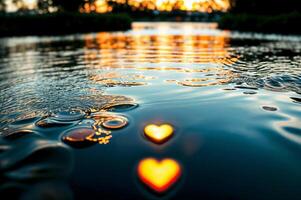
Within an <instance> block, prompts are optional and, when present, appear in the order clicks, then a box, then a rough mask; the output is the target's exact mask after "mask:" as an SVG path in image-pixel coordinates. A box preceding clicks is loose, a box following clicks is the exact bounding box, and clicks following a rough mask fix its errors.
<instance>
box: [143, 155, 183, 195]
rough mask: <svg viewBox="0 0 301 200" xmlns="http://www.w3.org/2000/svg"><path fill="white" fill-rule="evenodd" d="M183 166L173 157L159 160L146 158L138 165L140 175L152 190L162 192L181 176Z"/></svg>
mask: <svg viewBox="0 0 301 200" xmlns="http://www.w3.org/2000/svg"><path fill="white" fill-rule="evenodd" d="M181 171H182V170H181V166H180V165H179V163H178V162H177V161H175V160H173V159H164V160H161V161H158V160H156V159H154V158H146V159H144V160H142V161H140V163H139V165H138V176H139V178H140V180H141V181H142V182H143V183H145V184H146V185H147V186H148V187H150V188H151V189H152V190H154V191H156V192H158V193H162V192H165V191H166V190H168V189H169V188H170V187H171V186H172V185H173V184H174V183H175V182H177V180H178V179H179V178H180V176H181V173H182V172H181Z"/></svg>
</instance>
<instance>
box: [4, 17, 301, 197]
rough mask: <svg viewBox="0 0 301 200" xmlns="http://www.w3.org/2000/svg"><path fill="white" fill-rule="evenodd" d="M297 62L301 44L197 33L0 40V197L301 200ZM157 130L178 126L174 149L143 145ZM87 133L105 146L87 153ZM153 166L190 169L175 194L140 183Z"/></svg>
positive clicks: (139, 30) (300, 63)
mask: <svg viewBox="0 0 301 200" xmlns="http://www.w3.org/2000/svg"><path fill="white" fill-rule="evenodd" d="M300 52H301V37H298V36H279V35H261V34H255V33H254V34H252V33H248V34H243V33H238V32H229V31H223V30H218V29H217V28H216V24H201V23H134V24H133V29H132V30H130V31H127V32H114V33H105V32H104V33H96V34H84V35H71V36H63V37H42V38H41V37H23V38H4V39H1V40H0V88H1V97H0V129H1V138H0V171H1V181H0V184H1V185H0V191H1V193H2V194H9V195H11V198H12V199H13V198H20V197H21V198H23V199H35V198H36V199H39V198H41V197H45V195H46V196H47V195H50V194H51V195H52V196H53V198H54V199H72V198H74V199H84V198H86V199H145V198H147V199H170V198H171V199H300V195H301V190H300V185H301V170H300V167H301V156H300V155H301V54H300ZM103 121H105V122H106V123H105V124H104V122H103ZM152 123H154V124H158V125H159V124H163V123H168V124H172V125H173V126H174V128H175V135H174V137H172V138H171V139H170V140H169V141H168V142H166V143H164V144H160V145H158V144H153V143H152V142H150V141H149V140H148V139H147V138H146V137H145V136H144V135H143V128H144V127H145V125H147V124H152ZM93 126H94V127H93ZM86 129H92V130H94V131H96V132H97V133H98V134H97V135H94V136H93V137H92V136H91V138H90V140H89V142H81V139H82V138H78V137H79V136H78V133H74V130H75V132H76V131H82V132H81V133H84V134H86V135H85V136H87V137H89V135H90V134H91V133H90V132H89V131H85V130H86ZM68 136H69V139H68ZM70 138H71V139H70ZM74 140H75V141H74ZM146 157H154V158H157V159H161V158H173V159H175V160H177V161H178V162H179V163H180V164H181V166H182V167H183V175H182V177H181V179H180V182H179V183H178V184H177V185H176V186H175V187H174V188H172V189H171V190H170V191H169V192H168V193H167V194H165V195H163V196H158V195H156V194H154V193H152V192H150V191H149V190H148V189H147V188H145V187H144V186H143V185H142V184H141V183H140V182H139V180H138V178H137V175H136V167H137V164H138V162H139V161H140V160H142V159H144V158H146ZM16 191H17V192H16Z"/></svg>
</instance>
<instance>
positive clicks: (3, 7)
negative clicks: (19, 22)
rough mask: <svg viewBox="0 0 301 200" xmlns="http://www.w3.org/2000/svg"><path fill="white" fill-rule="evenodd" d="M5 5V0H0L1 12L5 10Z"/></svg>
mask: <svg viewBox="0 0 301 200" xmlns="http://www.w3.org/2000/svg"><path fill="white" fill-rule="evenodd" d="M5 7H6V6H5V0H0V12H4V11H5Z"/></svg>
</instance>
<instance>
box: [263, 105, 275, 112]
mask: <svg viewBox="0 0 301 200" xmlns="http://www.w3.org/2000/svg"><path fill="white" fill-rule="evenodd" d="M262 109H264V110H266V111H277V108H275V107H271V106H262Z"/></svg>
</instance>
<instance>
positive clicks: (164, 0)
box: [82, 0, 230, 13]
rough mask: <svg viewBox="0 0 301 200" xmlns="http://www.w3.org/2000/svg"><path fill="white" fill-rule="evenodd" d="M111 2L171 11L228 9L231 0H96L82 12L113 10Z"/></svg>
mask: <svg viewBox="0 0 301 200" xmlns="http://www.w3.org/2000/svg"><path fill="white" fill-rule="evenodd" d="M111 3H117V4H121V5H122V4H128V5H129V6H130V7H131V8H132V9H133V10H158V11H166V12H170V11H173V10H180V11H196V12H209V13H210V12H212V11H227V10H228V9H229V8H230V2H229V0H96V1H95V2H94V3H92V4H91V3H88V2H87V3H86V4H85V5H84V8H83V9H82V12H94V11H96V12H101V13H104V12H111V11H112V10H113V7H112V4H111Z"/></svg>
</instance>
